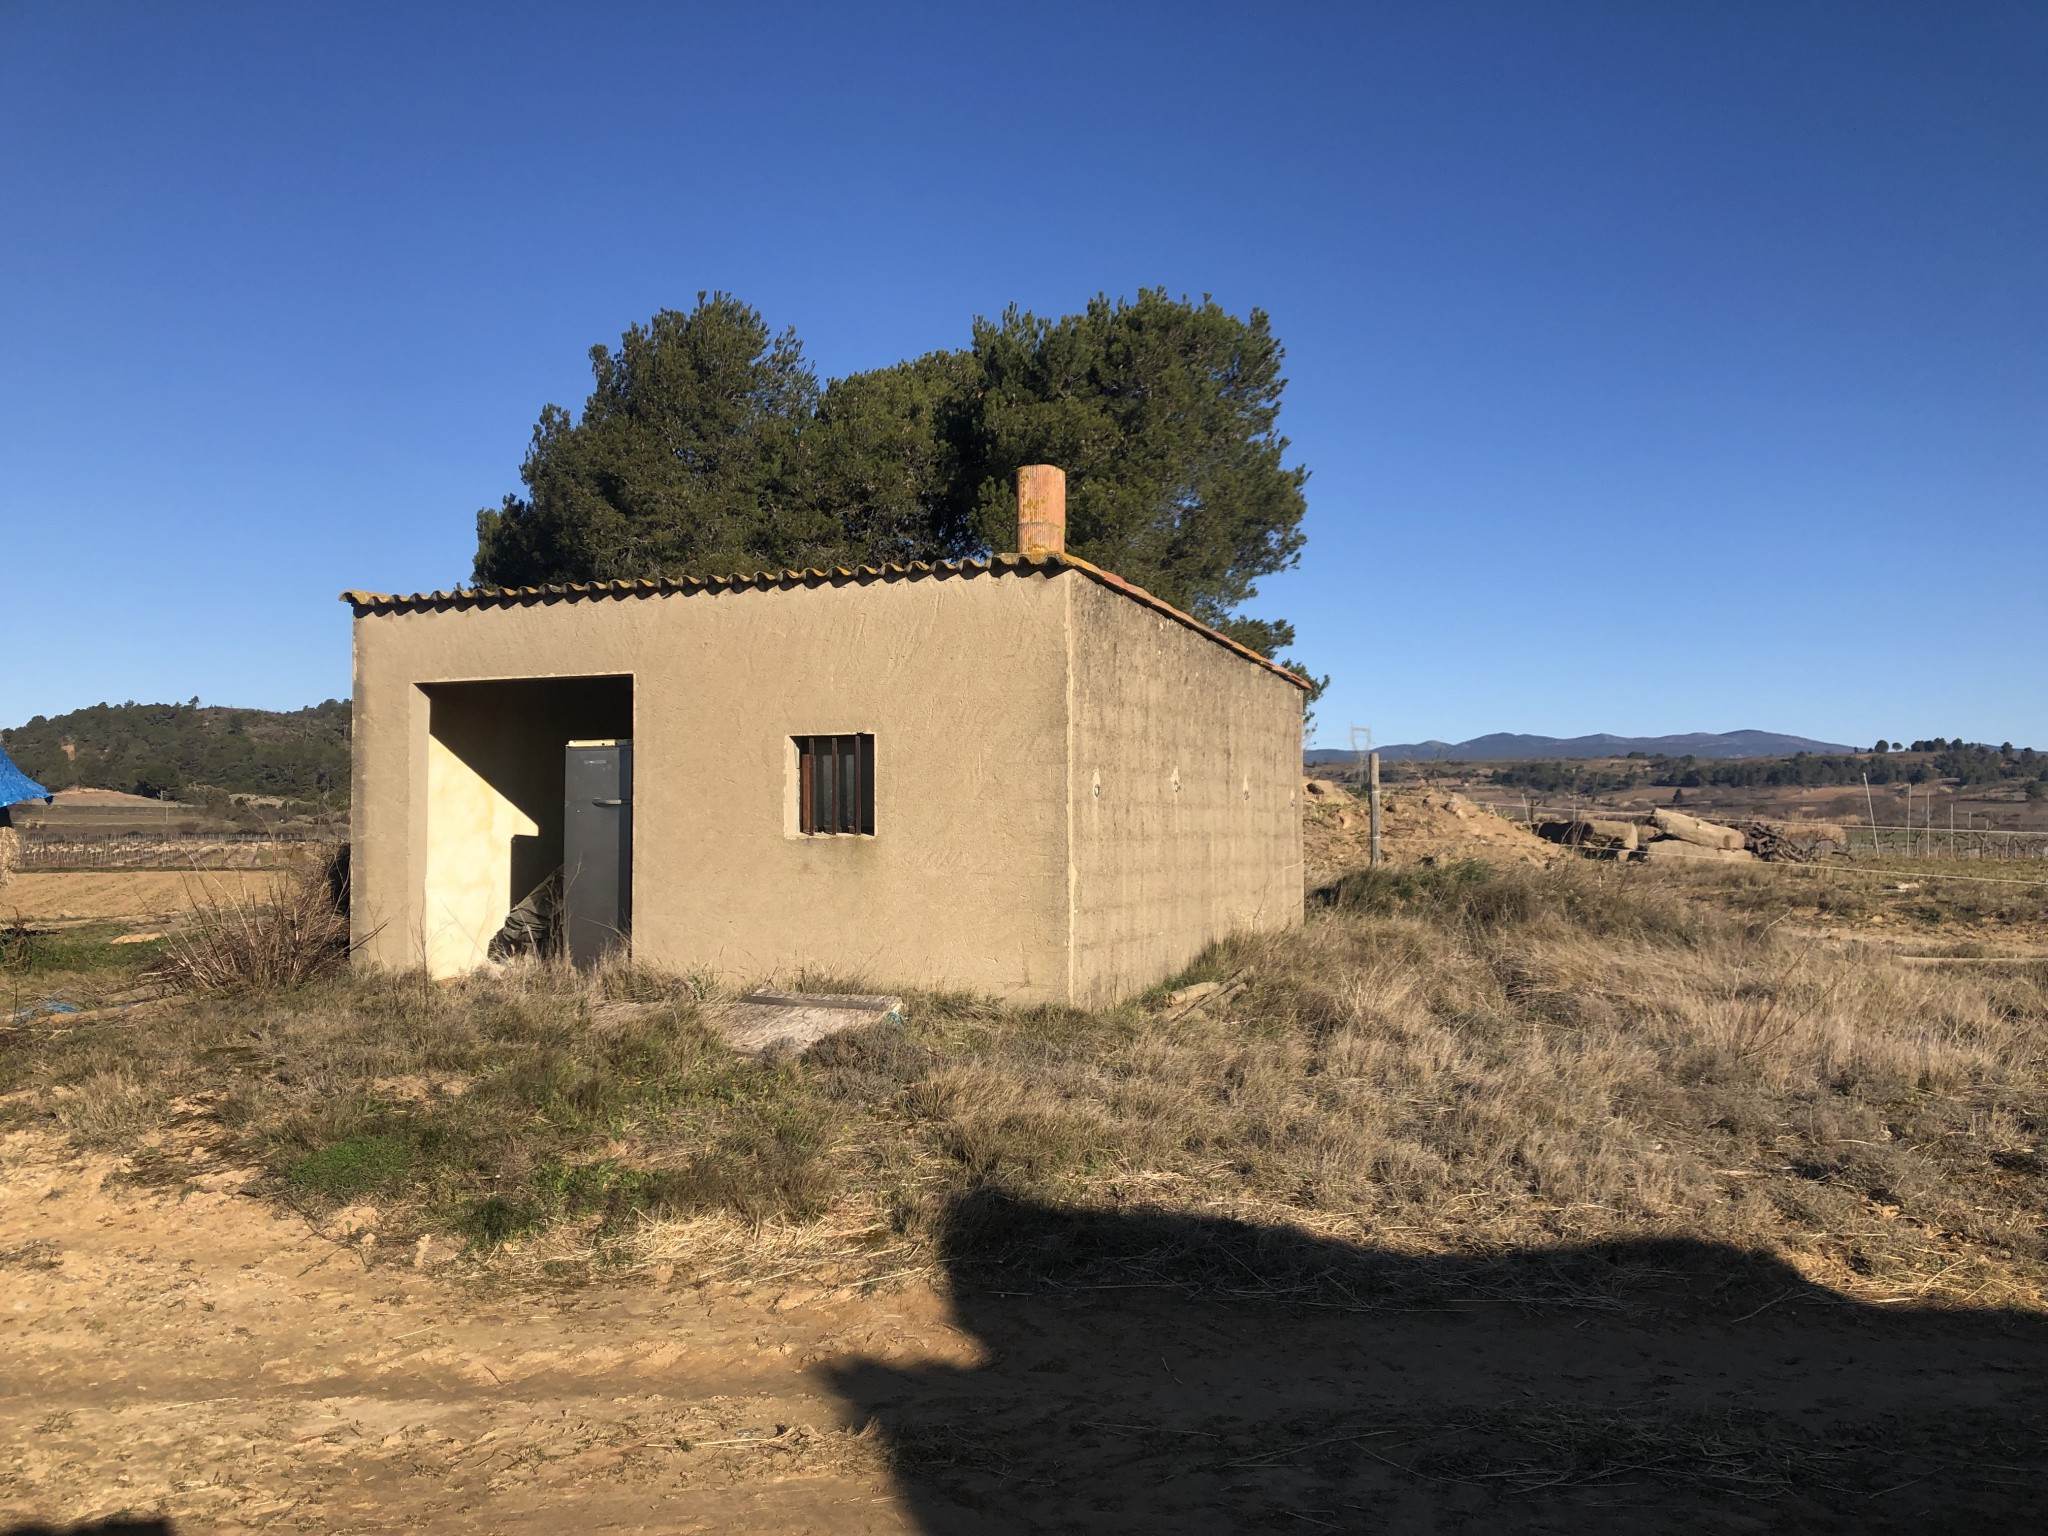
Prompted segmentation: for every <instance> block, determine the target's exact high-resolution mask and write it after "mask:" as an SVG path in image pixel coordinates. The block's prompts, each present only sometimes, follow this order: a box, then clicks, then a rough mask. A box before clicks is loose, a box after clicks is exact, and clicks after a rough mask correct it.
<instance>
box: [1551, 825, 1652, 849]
mask: <svg viewBox="0 0 2048 1536" xmlns="http://www.w3.org/2000/svg"><path fill="white" fill-rule="evenodd" d="M1535 831H1536V835H1537V836H1538V837H1540V838H1543V839H1544V840H1546V841H1547V842H1553V843H1563V844H1564V845H1565V846H1566V847H1567V848H1589V849H1594V850H1598V851H1601V852H1632V851H1633V850H1634V849H1635V846H1636V843H1637V829H1636V824H1635V823H1634V822H1632V821H1605V820H1600V819H1598V818H1595V817H1590V816H1580V817H1576V818H1574V819H1572V820H1570V821H1539V822H1537V823H1536V828H1535Z"/></svg>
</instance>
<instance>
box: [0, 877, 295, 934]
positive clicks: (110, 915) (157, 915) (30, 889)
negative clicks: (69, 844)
mask: <svg viewBox="0 0 2048 1536" xmlns="http://www.w3.org/2000/svg"><path fill="white" fill-rule="evenodd" d="M283 878H284V873H283V872H282V871H274V870H262V871H256V870H249V871H244V870H194V871H191V872H189V873H188V872H186V871H182V870H169V869H109V870H80V871H54V870H30V871H27V872H25V873H18V874H16V875H15V876H14V878H13V879H11V880H9V881H8V882H7V883H6V884H5V885H0V921H12V920H13V919H14V918H15V917H16V916H17V915H19V916H20V917H21V918H22V919H23V920H25V921H29V922H51V921H58V922H71V921H75V922H112V921H117V920H118V921H128V922H138V923H142V922H150V921H153V920H159V919H164V918H172V917H176V916H177V915H179V914H180V913H183V912H189V911H191V910H192V908H193V907H194V906H195V905H196V904H197V903H199V902H200V901H202V900H205V899H206V898H208V897H213V898H215V899H222V900H235V899H239V898H241V897H243V896H244V895H245V894H249V893H256V894H259V895H260V894H267V893H268V892H269V891H271V890H272V889H274V888H275V887H276V885H277V883H278V881H280V880H281V879H283Z"/></svg>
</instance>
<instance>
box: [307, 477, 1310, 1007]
mask: <svg viewBox="0 0 2048 1536" xmlns="http://www.w3.org/2000/svg"><path fill="white" fill-rule="evenodd" d="M1019 493H1020V494H1019V508H1020V514H1019V553H1017V554H1014V555H999V556H996V557H994V558H992V559H989V560H970V561H960V562H948V563H940V564H929V565H927V564H915V565H900V566H882V567H866V568H862V569H857V570H843V569H842V570H830V571H789V572H782V573H778V574H767V575H759V576H745V577H738V576H735V577H719V578H713V579H709V580H661V581H610V582H591V583H585V584H576V585H568V586H558V587H543V588H522V589H517V590H498V589H470V590H459V591H453V592H432V593H425V594H421V595H416V596H411V597H392V596H382V595H378V594H374V593H367V592H347V593H344V594H343V599H344V601H346V602H348V603H349V604H350V605H351V606H352V607H353V609H354V612H355V725H354V780H355V784H354V809H353V816H354V825H353V829H352V831H353V841H354V861H353V882H354V891H353V900H352V903H351V907H352V913H351V917H352V925H353V929H354V934H353V938H354V942H355V944H356V953H357V954H358V956H359V957H360V959H361V961H362V962H363V963H366V964H370V965H379V966H389V967H401V968H409V967H420V966H424V967H425V968H426V969H427V970H428V971H429V972H431V973H432V974H434V975H436V976H449V975H455V974H459V973H461V972H464V971H467V970H470V969H473V968H476V967H478V966H480V965H482V964H484V963H485V962H486V960H487V957H488V956H490V955H491V954H492V953H494V952H496V951H495V950H494V945H496V944H498V943H499V942H501V939H502V935H503V934H504V933H505V931H506V930H507V929H508V917H509V918H511V919H512V920H513V924H514V925H516V922H517V920H518V914H517V912H516V911H515V909H516V908H520V904H521V903H522V900H523V899H525V898H528V897H529V894H530V893H534V892H537V891H539V890H541V889H542V888H543V887H544V886H545V883H546V882H547V881H548V879H549V878H550V877H551V876H552V877H554V878H556V879H557V880H559V879H560V871H561V870H562V868H563V865H564V859H565V838H566V839H567V843H568V845H569V852H568V855H567V857H568V858H569V861H570V864H571V866H572V872H571V879H572V884H573V880H574V878H575V876H574V870H575V869H576V868H580V867H581V866H579V865H577V864H576V860H577V858H578V857H579V855H578V854H577V853H576V851H575V849H576V846H577V842H576V840H577V839H578V838H579V837H582V836H584V835H585V834H584V833H582V832H579V830H578V828H579V826H582V825H584V823H585V822H588V823H589V824H590V825H593V826H597V827H598V831H597V833H596V834H595V835H597V836H598V837H600V838H604V837H612V838H616V839H618V840H619V843H620V847H619V849H618V870H617V872H616V875H615V874H614V872H613V871H611V869H610V867H609V866H607V870H606V876H605V877H606V879H613V878H616V879H617V881H618V882H619V884H618V889H617V891H616V902H615V904H614V907H615V915H614V916H612V917H611V918H609V919H608V920H610V921H613V922H614V923H615V924H616V927H617V930H618V941H619V943H621V944H623V945H629V946H630V950H631V953H632V955H633V957H634V959H635V960H636V961H638V962H641V963H645V964H650V965H654V966H659V967H662V968H665V969H673V970H679V971H688V970H702V971H709V972H712V973H715V974H718V975H720V976H722V977H725V978H728V979H731V980H733V981H739V982H745V981H754V980H762V979H767V978H770V977H773V976H777V975H782V976H787V975H789V974H790V973H792V972H795V971H797V970H808V971H810V972H812V973H813V974H819V975H824V976H830V977H839V978H862V979H865V980H867V981H869V982H871V983H873V984H874V985H877V986H895V987H933V988H957V989H966V990H972V991H976V992H981V993H986V994H995V995H998V996H1002V997H1006V998H1011V999H1016V1000H1021V1001H1036V1002H1060V1003H1071V1004H1075V1005H1080V1006H1094V1005H1101V1004H1106V1003H1109V1002H1113V1001H1115V1000H1116V999H1119V998H1122V997H1125V996H1128V995H1130V994H1132V993H1133V992H1136V991H1140V990H1142V989H1144V988H1145V987H1148V986H1151V985H1153V984H1155V983H1156V982H1158V981H1160V980H1161V979H1162V978H1164V977H1166V976H1168V975H1170V974H1172V973H1173V972H1174V971H1175V970H1177V969H1179V968H1180V967H1181V966H1183V965H1185V964H1186V963H1187V962H1188V961H1189V960H1190V959H1192V958H1193V957H1194V956H1195V955H1196V954H1198V953H1199V952H1200V951H1201V950H1202V949H1203V948H1204V947H1205V946H1207V945H1208V944H1210V943H1211V942H1213V941H1215V940H1217V939H1220V938H1222V937H1224V936H1225V935H1227V934H1230V933H1233V932H1240V931H1248V930H1269V929H1279V928H1286V927H1290V926H1294V925H1297V924H1299V923H1300V922H1301V920H1302V896H1303V893H1302V854H1301V823H1300V807H1299V806H1298V804H1297V796H1298V791H1299V787H1300V783H1301V723H1302V704H1303V697H1304V692H1305V690H1306V687H1307V685H1306V684H1305V683H1304V682H1303V681H1302V680H1301V679H1300V678H1298V677H1296V676H1295V675H1293V674H1292V673H1290V672H1288V671H1285V670H1283V669H1282V668H1280V667H1277V666H1275V665H1274V664H1272V663H1271V662H1269V661H1267V660H1266V659H1265V658H1263V657H1261V656H1259V655H1257V654H1256V653H1255V652H1252V651H1249V650H1247V649H1245V648H1243V647H1242V646H1239V645H1237V644H1235V643H1233V642H1232V641H1230V640H1229V639H1227V638H1225V637H1224V636H1222V635H1220V634H1218V633H1216V632H1215V631H1213V630H1211V629H1209V628H1207V627H1205V626H1203V625H1202V624H1200V623H1198V622H1196V621H1195V620H1194V619H1192V618H1190V617H1189V616H1188V615H1186V614H1184V613H1181V612H1179V611H1178V610H1176V609H1174V608H1173V607H1171V606H1169V605H1168V604H1166V603H1164V602H1161V601H1160V600H1159V599H1157V598H1155V597H1153V596H1151V595H1150V594H1149V593H1146V592H1144V591H1143V590H1141V589H1139V588H1137V587H1134V586H1132V585H1130V584H1129V583H1127V582H1124V581H1122V580H1120V579H1119V578H1117V577H1116V576H1114V575H1111V574H1110V573H1109V572H1107V571H1103V570H1099V569H1097V568H1096V567H1094V566H1092V565H1090V564H1088V563H1087V562H1086V561H1083V560H1080V559H1077V558H1075V557H1073V556H1070V555H1068V554H1066V553H1065V552H1064V531H1065V483H1064V477H1063V476H1061V474H1060V472H1059V471H1058V470H1056V469H1051V468H1048V467H1043V466H1034V467H1031V468H1028V469H1026V470H1025V471H1023V472H1022V473H1021V474H1020V476H1019ZM589 774H596V775H597V777H596V778H590V777H588V776H587V775H589ZM579 775H583V776H584V777H579ZM565 796H566V801H565ZM592 807H595V808H597V809H595V810H593V809H591V808H592ZM579 818H583V820H581V821H579ZM606 818H609V819H606ZM585 888H586V889H594V888H595V887H594V885H593V883H592V882H591V881H590V880H589V879H586V880H585ZM531 906H532V903H531V901H528V902H527V907H529V908H530V907H531ZM521 910H524V909H521Z"/></svg>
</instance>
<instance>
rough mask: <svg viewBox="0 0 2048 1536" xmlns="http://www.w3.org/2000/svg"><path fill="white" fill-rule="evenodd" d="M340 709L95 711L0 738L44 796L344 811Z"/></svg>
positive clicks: (100, 707) (32, 724)
mask: <svg viewBox="0 0 2048 1536" xmlns="http://www.w3.org/2000/svg"><path fill="white" fill-rule="evenodd" d="M348 733H349V706H348V703H347V701H346V700H343V699H329V700H328V701H327V702H326V703H324V704H314V705H311V706H309V707H307V708H305V709H295V710H289V711H280V710H268V709H227V708H223V707H221V706H218V705H201V704H199V703H198V702H197V701H194V702H193V703H190V704H95V705H93V706H91V707H90V708H87V709H74V710H72V711H71V712H70V713H69V714H64V715H57V716H54V717H45V716H42V715H37V716H36V717H35V718H34V719H33V720H31V721H29V722H28V724H26V725H18V726H15V727H14V728H13V729H11V730H0V746H4V747H5V748H6V749H7V753H8V755H9V756H10V757H12V758H13V759H14V761H15V762H16V763H17V764H19V765H20V767H21V771H22V772H23V773H25V774H27V775H28V776H29V777H30V778H32V779H34V780H36V781H37V782H38V783H40V784H43V785H45V786H47V787H48V788H50V789H118V790H124V791H126V792H127V793H129V794H135V795H149V796H151V797H156V796H158V795H162V794H169V795H171V796H173V797H175V798H178V799H184V798H187V797H188V796H189V794H190V792H191V791H193V790H196V789H200V788H210V789H217V790H222V791H224V792H226V793H228V794H233V795H279V796H282V797H284V798H285V799H288V800H305V801H316V800H318V799H319V797H320V796H321V794H322V793H323V792H324V793H326V794H327V795H328V797H329V803H330V804H335V803H337V802H340V803H345V802H346V801H347V798H348V787H349V777H348V775H349V745H348Z"/></svg>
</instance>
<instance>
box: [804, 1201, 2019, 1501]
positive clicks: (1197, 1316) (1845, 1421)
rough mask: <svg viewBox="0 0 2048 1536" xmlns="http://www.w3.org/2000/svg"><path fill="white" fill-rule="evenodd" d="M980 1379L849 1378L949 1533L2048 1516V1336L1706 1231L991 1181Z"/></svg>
mask: <svg viewBox="0 0 2048 1536" xmlns="http://www.w3.org/2000/svg"><path fill="white" fill-rule="evenodd" d="M942 1251H943V1255H944V1262H945V1268H946V1271H947V1277H948V1279H949V1281H950V1283H951V1286H952V1289H953V1293H954V1296H955V1303H956V1309H957V1313H958V1322H959V1325H960V1327H962V1328H963V1329H965V1330H966V1331H967V1332H969V1333H970V1334H971V1335H972V1336H973V1337H974V1338H975V1339H976V1340H977V1341H978V1342H979V1344H980V1345H981V1347H982V1349H983V1350H984V1351H985V1352H986V1356H987V1360H986V1363H985V1364H984V1365H982V1366H981V1367H979V1368H977V1369H972V1370H960V1369H955V1368H950V1367H940V1368H928V1369H919V1370H910V1371H904V1370H899V1369H895V1368H893V1367H891V1366H888V1365H886V1364H883V1363H879V1362H870V1363H866V1364H862V1365H857V1366H853V1367H849V1368H845V1369H842V1370H840V1371H838V1372H836V1373H835V1375H834V1378H833V1379H834V1384H835V1386H836V1388H837V1389H838V1390H839V1391H840V1392H841V1393H842V1394H843V1396H844V1397H845V1399H846V1400H847V1402H848V1403H849V1404H850V1405H851V1406H852V1408H853V1410H854V1415H855V1417H857V1418H863V1419H867V1420H870V1421H872V1422H873V1423H874V1424H875V1425H876V1426H877V1427H878V1428H879V1430H880V1432H881V1433H882V1435H883V1437H884V1438H885V1441H886V1443H887V1445H888V1448H889V1451H890V1454H891V1456H892V1458H893V1461H894V1464H895V1466H896V1469H897V1475H898V1478H899V1480H900V1483H901V1485H902V1488H903V1491H904V1494H905V1496H906V1498H907V1500H908V1502H909V1503H910V1505H911V1507H912V1508H913V1509H914V1510H915V1512H916V1514H917V1517H918V1518H919V1519H920V1520H921V1522H922V1528H923V1529H924V1530H925V1531H927V1532H931V1533H935V1536H936V1533H947V1536H951V1533H966V1532H976V1533H981V1532H998V1531H1049V1530H1065V1531H1105V1532H1107V1531H1203V1532H1207V1531H1216V1532H1224V1531H1264V1530H1273V1531H1297V1532H1299V1531H1315V1530H1321V1529H1334V1530H1344V1531H1372V1532H1382V1531H1384V1532H1407V1531H1414V1532H1431V1531H1453V1530H1457V1531H1466V1530H1469V1531H1473V1532H1492V1531H1559V1532H1573V1533H1583V1532H1587V1531H1643V1532H1650V1531H1657V1532H1665V1531H1714V1532H1723V1531H1725V1532H1737V1531H1743V1532H1763V1531H1771V1532H1775V1531H1900V1532H1904V1531H1912V1532H1925V1531H1951V1532H1964V1531H1968V1532H1985V1531H1998V1532H2003V1531H2023V1530H2024V1531H2038V1530H2041V1529H2044V1528H2048V1325H2044V1323H2043V1321H2042V1320H2041V1319H2040V1318H2038V1317H2035V1316H2032V1315H2028V1314H2016V1313H2010V1312H1994V1311H1977V1312H1957V1311H1943V1310H1937V1309H1933V1308H1922V1307H1914V1306H1899V1307H1872V1306H1864V1305H1859V1304H1854V1303H1850V1302H1846V1301H1845V1300H1843V1299H1842V1298H1841V1297H1839V1296H1837V1295H1836V1294H1835V1293H1833V1292H1830V1291H1827V1290H1825V1289H1822V1288H1820V1287H1816V1286H1813V1285H1811V1284H1809V1283H1807V1282H1806V1281H1804V1280H1802V1279H1801V1278H1800V1277H1799V1276H1798V1274H1797V1273H1795V1272H1794V1271H1792V1270H1791V1269H1789V1268H1787V1267H1786V1266H1784V1265H1783V1264H1781V1263H1778V1262H1776V1261H1775V1260H1771V1259H1768V1258H1764V1257H1760V1256H1758V1255H1755V1254H1749V1253H1744V1252H1741V1251H1739V1250H1735V1249H1730V1248H1724V1247H1720V1246H1717V1245H1714V1244H1709V1243H1698V1242H1643V1243H1630V1244H1619V1245H1610V1246H1603V1247H1597V1248H1576V1249H1564V1250H1554V1251H1542V1252H1524V1253H1516V1254H1511V1255H1507V1256H1503V1257H1496V1258H1490V1259H1485V1260H1462V1259H1445V1258H1416V1257H1412V1256H1404V1255H1400V1254H1395V1253H1389V1252H1384V1251H1375V1250H1372V1249H1367V1248H1360V1247H1356V1246H1351V1245H1347V1244H1343V1243H1335V1242H1325V1241H1321V1240H1318V1239H1315V1238H1313V1237H1308V1236H1305V1235H1301V1234H1298V1233H1289V1232H1278V1231H1273V1230H1270V1229H1262V1228H1254V1227H1250V1226H1247V1225H1244V1224H1241V1223H1237V1222H1233V1221H1227V1220H1206V1219H1201V1218H1191V1217H1185V1216H1177V1215H1138V1216H1128V1215H1100V1214H1077V1213H1073V1212H1063V1211H1060V1210H1056V1209H1051V1208H1047V1207H1045V1206H1041V1205H1036V1204H1033V1203H1032V1202H1030V1201H1028V1200H1021V1199H1016V1198H1012V1197H1009V1196H1006V1195H1002V1194H994V1193H983V1194H979V1195H976V1196H972V1197H969V1198H968V1199H966V1200H963V1201H962V1202H961V1203H959V1204H958V1205H957V1206H955V1207H954V1208H953V1210H952V1212H951V1213H950V1215H949V1217H948V1219H947V1222H946V1225H945V1230H944V1237H943V1242H942Z"/></svg>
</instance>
